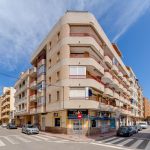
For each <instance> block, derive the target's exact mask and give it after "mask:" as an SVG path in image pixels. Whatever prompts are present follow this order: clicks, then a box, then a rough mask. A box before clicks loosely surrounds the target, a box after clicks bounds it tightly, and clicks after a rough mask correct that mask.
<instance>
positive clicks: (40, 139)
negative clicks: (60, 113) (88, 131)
mask: <svg viewBox="0 0 150 150" xmlns="http://www.w3.org/2000/svg"><path fill="white" fill-rule="evenodd" d="M43 149H44V150H91V149H92V150H99V149H102V150H110V147H108V146H105V145H104V146H100V145H97V144H94V143H93V144H92V143H86V142H74V141H71V140H65V139H61V138H56V137H52V136H50V135H43V134H41V133H40V134H38V135H26V134H23V133H21V131H20V129H17V130H9V129H5V128H1V127H0V150H43ZM111 149H112V150H115V149H116V148H113V147H111Z"/></svg>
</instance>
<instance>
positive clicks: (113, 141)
mask: <svg viewBox="0 0 150 150" xmlns="http://www.w3.org/2000/svg"><path fill="white" fill-rule="evenodd" d="M123 139H124V138H119V139H116V140H112V141H110V142H107V143H106V144H112V143H115V142H118V141H120V140H123Z"/></svg>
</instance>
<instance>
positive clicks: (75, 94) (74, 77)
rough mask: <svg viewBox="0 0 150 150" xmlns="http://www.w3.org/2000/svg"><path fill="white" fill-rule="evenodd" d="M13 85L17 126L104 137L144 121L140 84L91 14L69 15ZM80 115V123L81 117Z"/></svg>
mask: <svg viewBox="0 0 150 150" xmlns="http://www.w3.org/2000/svg"><path fill="white" fill-rule="evenodd" d="M31 64H32V65H33V68H31V69H29V70H27V71H26V72H24V73H22V74H21V76H20V79H19V80H18V81H17V82H16V84H15V89H16V93H15V106H16V112H15V117H16V123H17V124H18V125H21V124H23V123H30V122H31V123H34V124H39V126H40V128H41V130H45V131H48V132H55V133H65V134H76V133H78V130H79V129H80V130H81V131H82V133H83V134H85V135H87V134H95V133H99V132H100V133H105V132H109V131H111V130H115V129H116V128H117V127H119V126H120V125H132V124H135V123H136V122H138V121H139V120H141V118H142V117H143V96H142V90H141V88H140V86H139V83H138V80H137V78H136V76H135V74H134V72H133V71H132V69H131V68H130V67H126V66H125V64H124V63H123V61H122V54H121V52H120V50H119V48H118V47H117V45H116V44H114V43H113V44H112V43H111V42H110V41H109V39H108V38H107V36H106V34H105V33H104V31H103V29H102V28H101V26H100V25H99V24H98V22H97V20H96V19H95V17H94V16H93V15H92V14H91V13H89V12H76V11H75V12H74V11H71V12H70V11H69V12H66V13H65V15H64V16H63V17H62V18H60V20H59V21H58V22H57V23H56V25H55V26H54V27H53V29H52V30H51V32H50V33H49V34H48V36H47V37H46V38H45V39H44V40H43V42H42V43H41V45H40V46H39V47H38V49H37V50H36V51H35V52H34V54H33V56H32V59H31ZM79 113H80V114H82V119H81V120H80V121H79V119H78V117H77V116H78V114H79Z"/></svg>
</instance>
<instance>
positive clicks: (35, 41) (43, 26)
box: [0, 0, 150, 70]
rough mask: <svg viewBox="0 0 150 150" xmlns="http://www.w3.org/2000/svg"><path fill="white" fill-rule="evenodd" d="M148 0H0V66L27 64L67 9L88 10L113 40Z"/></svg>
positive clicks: (131, 22) (142, 8)
mask: <svg viewBox="0 0 150 150" xmlns="http://www.w3.org/2000/svg"><path fill="white" fill-rule="evenodd" d="M149 4H150V0H145V1H141V0H132V1H128V2H127V1H125V0H124V1H121V2H120V0H111V1H109V2H108V0H36V1H33V0H13V1H12V0H0V66H1V67H2V68H3V69H4V68H7V69H9V70H13V69H17V68H18V67H20V66H21V65H22V66H23V65H24V66H26V65H28V64H29V60H30V56H31V53H32V52H33V51H34V50H35V48H36V47H37V46H38V45H39V44H40V42H41V41H42V39H43V38H44V37H45V36H46V34H47V33H48V31H49V30H50V29H51V28H52V26H53V25H54V24H55V23H56V21H57V20H58V19H59V18H60V17H61V16H62V15H63V14H64V12H65V11H66V10H67V9H74V10H89V11H91V12H92V13H94V15H95V16H96V18H97V19H98V20H99V21H100V22H102V25H104V26H106V32H110V33H111V35H112V37H113V40H114V41H117V40H118V39H119V38H120V36H122V35H123V34H124V33H125V32H126V31H127V29H128V28H129V27H130V26H131V25H132V24H133V23H134V22H136V21H137V20H138V18H139V17H140V16H141V15H143V14H144V13H145V12H146V10H147V9H148V7H149Z"/></svg>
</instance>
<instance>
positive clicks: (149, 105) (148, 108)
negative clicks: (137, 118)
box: [143, 97, 150, 121]
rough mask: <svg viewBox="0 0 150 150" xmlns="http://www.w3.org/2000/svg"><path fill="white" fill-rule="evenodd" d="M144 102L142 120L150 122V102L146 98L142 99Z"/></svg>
mask: <svg viewBox="0 0 150 150" xmlns="http://www.w3.org/2000/svg"><path fill="white" fill-rule="evenodd" d="M143 101H144V119H145V120H147V121H150V101H149V99H147V98H146V97H144V98H143Z"/></svg>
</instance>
